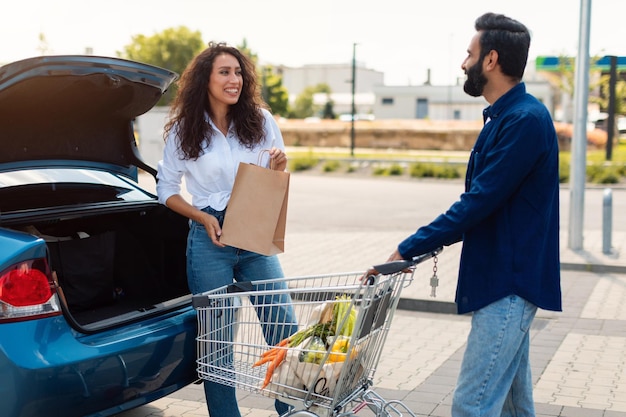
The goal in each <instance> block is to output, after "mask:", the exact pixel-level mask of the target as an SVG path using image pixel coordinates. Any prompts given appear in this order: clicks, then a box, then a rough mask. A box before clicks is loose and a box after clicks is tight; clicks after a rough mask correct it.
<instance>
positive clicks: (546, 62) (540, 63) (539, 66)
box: [535, 55, 626, 71]
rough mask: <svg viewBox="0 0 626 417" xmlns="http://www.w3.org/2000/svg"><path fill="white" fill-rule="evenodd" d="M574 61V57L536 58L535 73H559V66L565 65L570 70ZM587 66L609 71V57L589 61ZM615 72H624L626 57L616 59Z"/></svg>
mask: <svg viewBox="0 0 626 417" xmlns="http://www.w3.org/2000/svg"><path fill="white" fill-rule="evenodd" d="M560 61H563V62H560ZM575 61H576V58H575V57H559V56H538V57H537V59H536V60H535V69H536V70H537V71H559V70H560V69H561V64H563V65H565V68H570V66H571V65H574V62H575ZM589 65H590V66H591V69H594V70H601V71H609V70H610V69H611V57H610V56H608V55H607V56H603V57H602V58H600V59H598V60H597V61H595V62H593V59H591V61H590V62H589ZM570 69H571V68H570ZM617 70H618V71H620V70H626V56H618V57H617Z"/></svg>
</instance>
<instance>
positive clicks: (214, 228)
mask: <svg viewBox="0 0 626 417" xmlns="http://www.w3.org/2000/svg"><path fill="white" fill-rule="evenodd" d="M202 213H203V216H202V224H203V225H204V228H205V229H206V232H207V234H208V235H209V238H211V242H213V244H214V245H215V246H219V247H220V248H225V247H226V245H224V244H223V243H222V242H220V236H221V235H222V228H221V227H220V222H219V221H218V220H217V217H215V216H212V215H210V214H208V213H204V212H202Z"/></svg>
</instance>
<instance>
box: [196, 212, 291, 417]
mask: <svg viewBox="0 0 626 417" xmlns="http://www.w3.org/2000/svg"><path fill="white" fill-rule="evenodd" d="M203 211H205V212H207V213H209V214H211V215H213V216H215V217H216V218H217V219H218V220H219V222H220V225H221V224H223V221H224V213H225V212H224V211H216V210H213V209H212V208H210V207H207V208H205V209H204V210H203ZM282 277H283V271H282V268H281V266H280V263H279V261H278V258H277V257H276V256H264V255H259V254H257V253H253V252H249V251H246V250H242V249H237V248H233V247H231V246H227V247H225V248H220V247H217V246H215V245H214V244H213V242H211V239H210V238H209V236H208V234H207V232H206V230H205V228H204V226H203V225H202V224H200V223H198V222H195V221H191V222H190V229H189V235H188V237H187V281H188V284H189V290H190V291H191V293H192V294H199V293H203V292H206V291H210V290H213V289H215V288H219V287H222V286H224V285H229V284H232V283H233V281H237V282H244V281H258V280H266V279H272V278H282ZM281 287H282V288H285V289H286V288H287V285H286V284H284V285H282V283H281V286H280V287H279V286H273V287H272V288H273V289H280V288H281ZM250 301H251V302H252V303H253V304H254V305H256V306H258V307H257V308H256V313H257V315H258V316H259V320H260V321H261V323H265V324H268V323H269V324H270V325H265V326H263V333H264V336H265V340H266V341H267V343H268V344H269V345H275V344H277V343H278V342H279V341H281V340H282V339H284V338H286V337H288V336H290V335H291V334H293V333H295V332H296V331H297V330H298V326H297V321H296V316H295V313H294V311H293V307H292V306H291V298H290V296H289V295H288V294H286V293H285V294H280V295H272V296H262V297H259V296H255V297H250ZM264 306H266V307H264ZM224 318H225V316H224ZM272 323H285V325H284V326H277V325H275V324H274V325H272ZM204 392H205V396H206V401H207V407H208V410H209V415H210V416H212V417H240V416H241V414H240V412H239V407H238V405H237V397H236V390H235V388H234V387H230V386H226V385H223V384H219V383H216V382H209V381H205V382H204ZM275 406H276V411H277V412H278V414H279V415H282V414H285V413H286V412H287V411H289V406H288V405H287V404H285V403H283V402H281V401H278V400H276V403H275Z"/></svg>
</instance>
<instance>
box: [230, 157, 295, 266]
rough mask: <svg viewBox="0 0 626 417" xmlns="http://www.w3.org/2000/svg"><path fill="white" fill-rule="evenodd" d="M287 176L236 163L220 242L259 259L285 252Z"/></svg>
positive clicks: (279, 172) (285, 173)
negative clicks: (243, 250) (236, 166)
mask: <svg viewBox="0 0 626 417" xmlns="http://www.w3.org/2000/svg"><path fill="white" fill-rule="evenodd" d="M288 197H289V173H288V172H284V171H274V170H272V169H269V168H263V167H261V166H258V165H254V164H247V163H243V162H241V163H239V169H238V171H237V176H236V177H235V184H234V185H233V192H232V194H231V196H230V201H229V203H228V207H227V209H226V215H225V216H224V225H223V226H222V236H221V237H220V242H222V243H224V244H225V245H229V246H234V247H236V248H240V249H245V250H248V251H251V252H256V253H260V254H262V255H276V254H279V253H282V252H284V251H285V224H286V220H287V200H288Z"/></svg>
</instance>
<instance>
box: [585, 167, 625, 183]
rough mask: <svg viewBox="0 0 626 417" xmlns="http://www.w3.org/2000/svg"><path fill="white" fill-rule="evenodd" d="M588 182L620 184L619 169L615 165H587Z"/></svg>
mask: <svg viewBox="0 0 626 417" xmlns="http://www.w3.org/2000/svg"><path fill="white" fill-rule="evenodd" d="M586 173H587V181H589V182H591V183H595V184H617V183H618V182H620V177H621V175H620V172H619V168H618V167H616V166H613V165H604V164H590V165H587V170H586Z"/></svg>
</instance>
